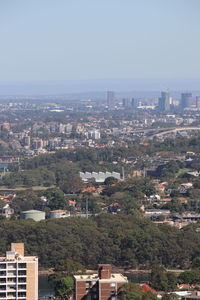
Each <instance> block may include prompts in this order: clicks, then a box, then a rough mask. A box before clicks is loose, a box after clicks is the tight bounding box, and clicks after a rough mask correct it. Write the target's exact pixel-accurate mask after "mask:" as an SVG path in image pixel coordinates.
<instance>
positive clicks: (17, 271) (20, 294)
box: [0, 243, 38, 300]
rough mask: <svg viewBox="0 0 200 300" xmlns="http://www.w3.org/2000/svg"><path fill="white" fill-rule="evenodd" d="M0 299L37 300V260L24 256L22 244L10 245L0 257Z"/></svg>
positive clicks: (33, 257) (34, 257)
mask: <svg viewBox="0 0 200 300" xmlns="http://www.w3.org/2000/svg"><path fill="white" fill-rule="evenodd" d="M0 299H5V300H10V299H13V300H17V299H21V300H37V299H38V258H37V257H36V256H24V244H23V243H12V244H11V251H7V252H6V256H5V257H0Z"/></svg>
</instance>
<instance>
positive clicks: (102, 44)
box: [0, 0, 200, 94]
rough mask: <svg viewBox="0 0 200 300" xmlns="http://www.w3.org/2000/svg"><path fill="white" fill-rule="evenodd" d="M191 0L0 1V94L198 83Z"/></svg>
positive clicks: (198, 45)
mask: <svg viewBox="0 0 200 300" xmlns="http://www.w3.org/2000/svg"><path fill="white" fill-rule="evenodd" d="M199 9H200V3H199V1H198V0H190V1H187V0H176V1H173V0H169V1H159V0H151V1H147V0H140V1H138V0H134V1H133V0H124V1H122V0H109V1H106V0H101V1H91V0H85V1H82V0H75V1H64V0H59V1H52V0H43V1H40V0H35V1H25V0H19V1H11V0H1V2H0V36H1V55H0V66H1V68H0V87H1V89H0V94H15V93H16V94H20V93H21V94H24V93H26V94H27V93H28V94H29V93H30V94H32V93H46V94H48V93H49V92H50V93H53V94H54V93H68V92H77V91H78V92H85V91H104V90H106V89H116V90H118V91H126V90H128V91H134V90H160V89H166V88H169V89H172V90H181V89H184V90H188V89H192V90H198V86H199V82H200V80H199V78H200V66H199V50H200V41H199V39H198V36H199V33H200V19H199Z"/></svg>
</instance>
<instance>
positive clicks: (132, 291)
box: [118, 283, 157, 300]
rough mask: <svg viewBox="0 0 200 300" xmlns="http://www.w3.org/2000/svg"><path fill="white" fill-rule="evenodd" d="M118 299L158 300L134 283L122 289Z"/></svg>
mask: <svg viewBox="0 0 200 300" xmlns="http://www.w3.org/2000/svg"><path fill="white" fill-rule="evenodd" d="M118 298H119V299H121V300H156V299H157V296H156V295H154V294H152V293H151V292H146V293H145V292H143V291H142V290H141V288H140V287H139V286H138V285H136V284H134V283H127V284H125V285H124V286H122V287H121V289H120V291H119V296H118Z"/></svg>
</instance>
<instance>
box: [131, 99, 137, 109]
mask: <svg viewBox="0 0 200 300" xmlns="http://www.w3.org/2000/svg"><path fill="white" fill-rule="evenodd" d="M131 105H132V107H133V108H137V107H138V105H139V101H138V99H136V98H132V100H131Z"/></svg>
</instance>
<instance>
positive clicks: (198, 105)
mask: <svg viewBox="0 0 200 300" xmlns="http://www.w3.org/2000/svg"><path fill="white" fill-rule="evenodd" d="M196 108H197V109H200V96H197V97H196Z"/></svg>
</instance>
